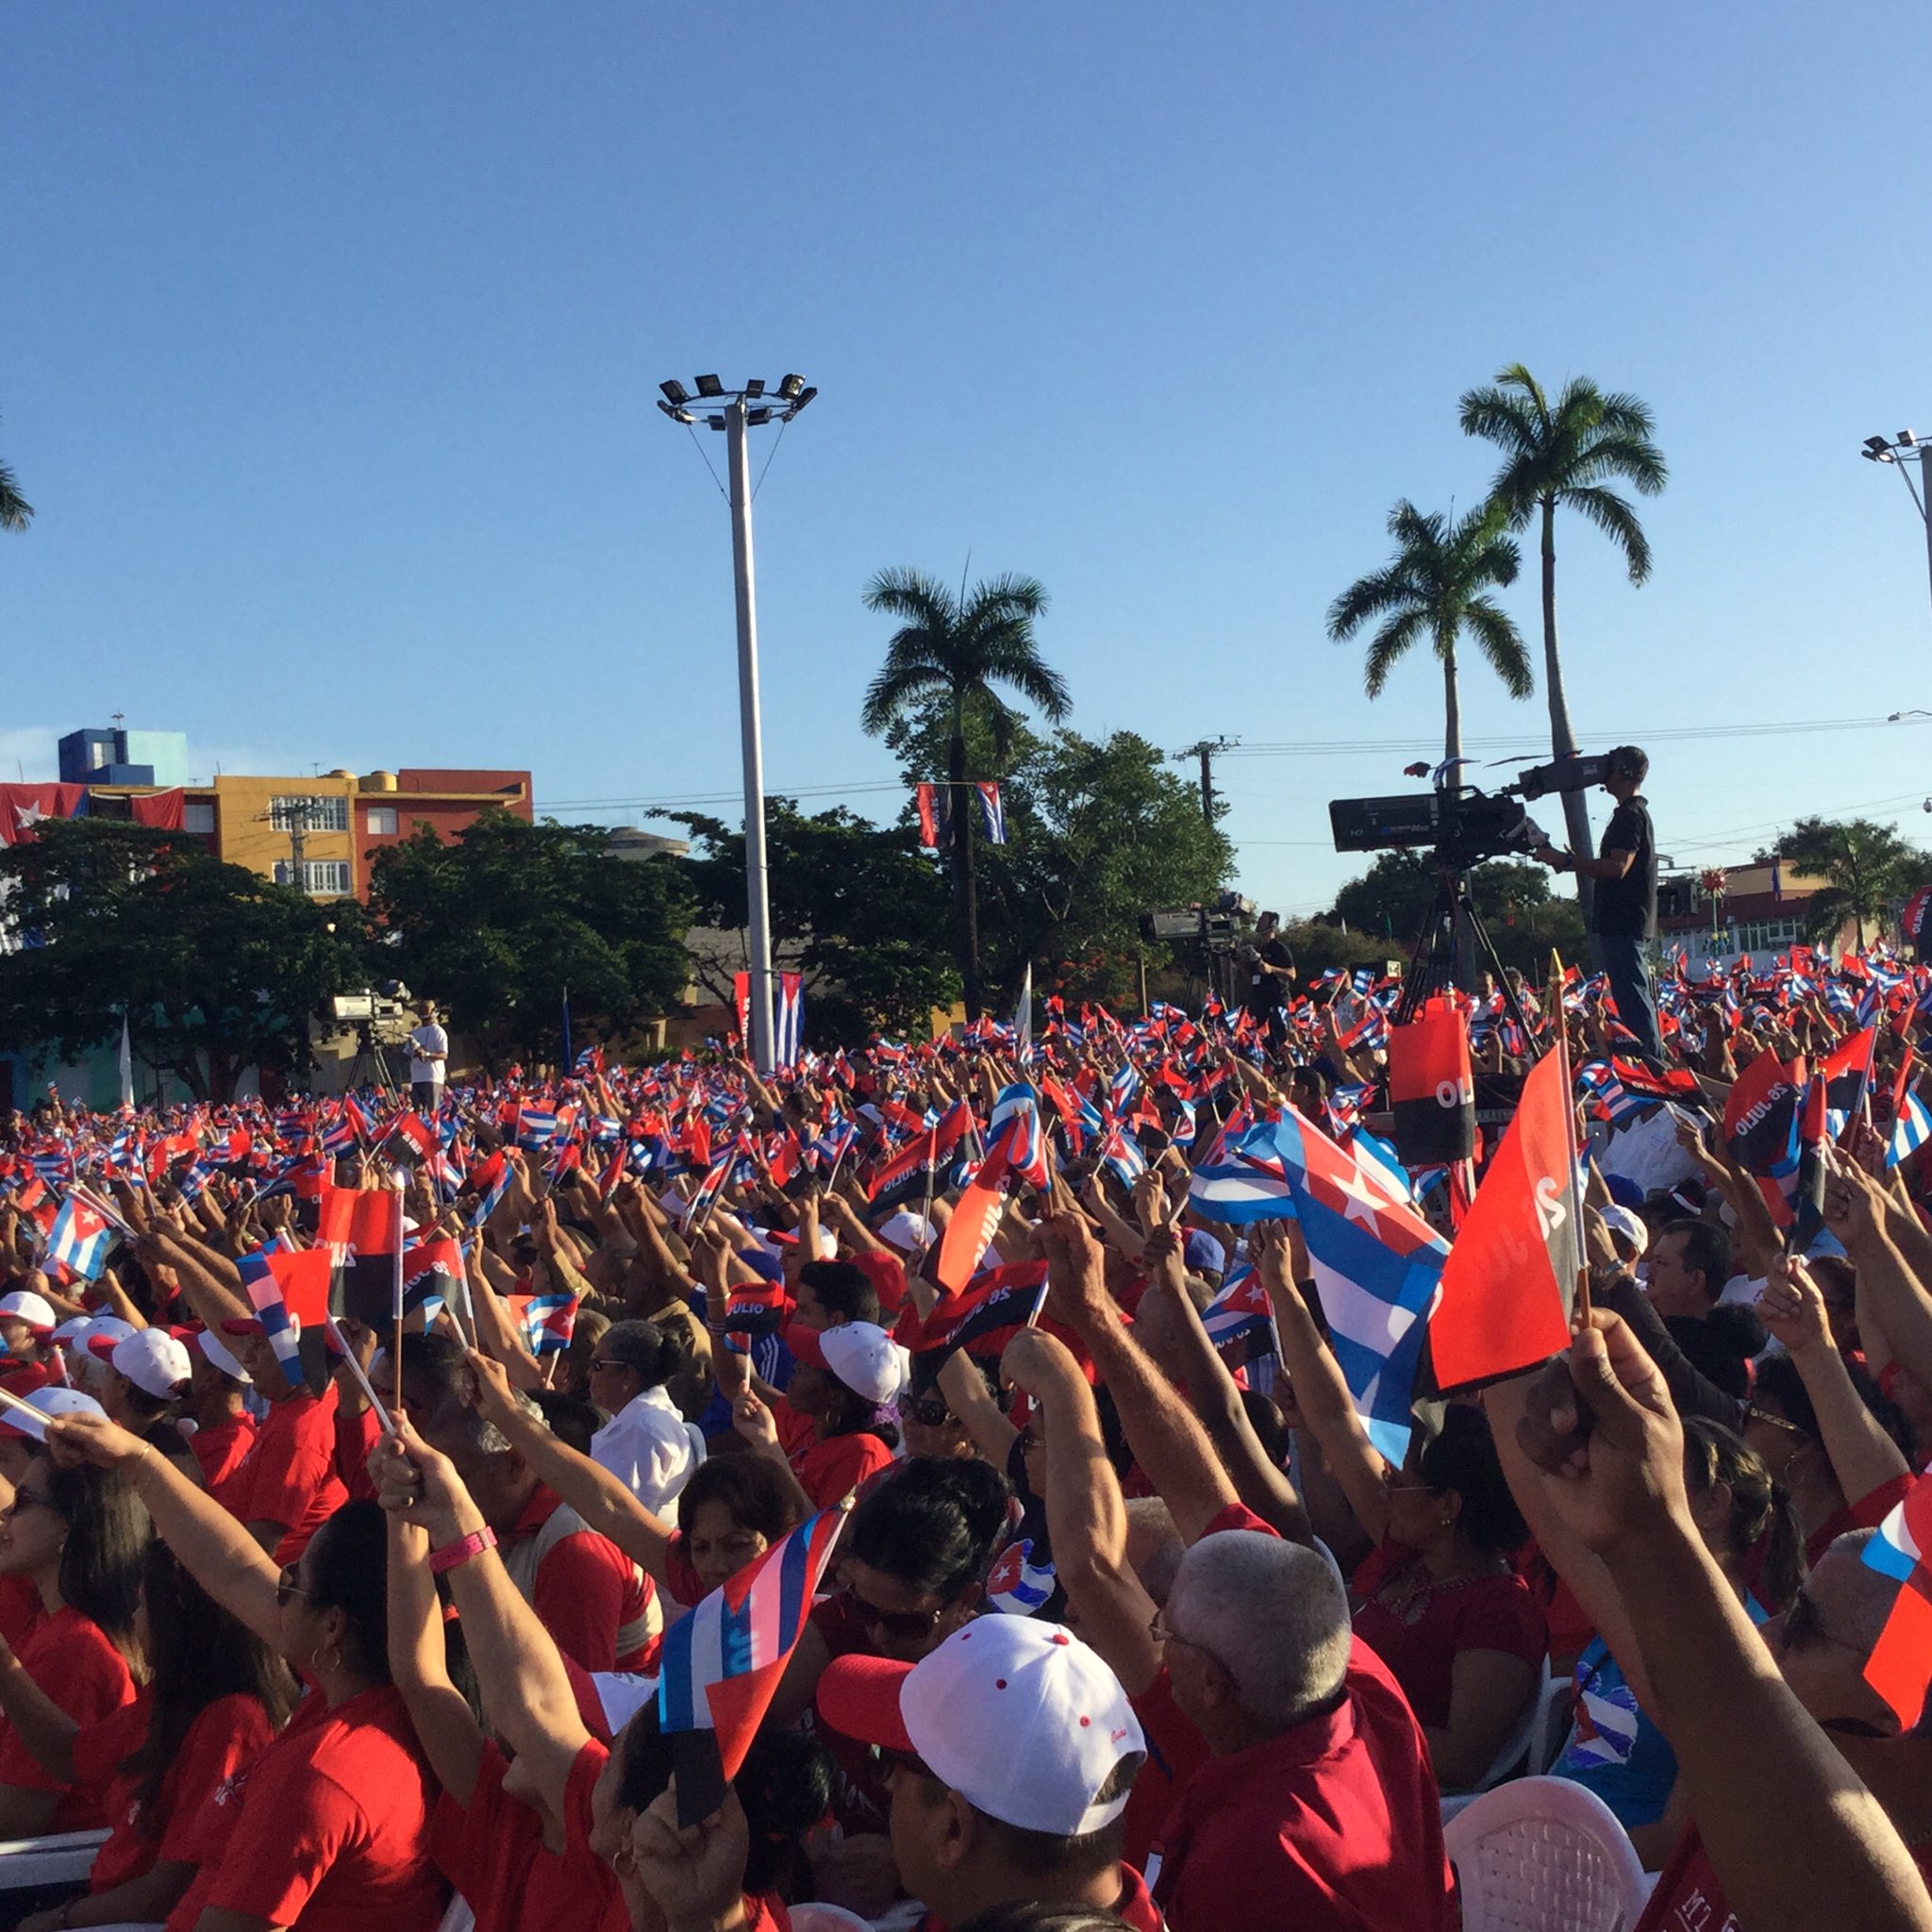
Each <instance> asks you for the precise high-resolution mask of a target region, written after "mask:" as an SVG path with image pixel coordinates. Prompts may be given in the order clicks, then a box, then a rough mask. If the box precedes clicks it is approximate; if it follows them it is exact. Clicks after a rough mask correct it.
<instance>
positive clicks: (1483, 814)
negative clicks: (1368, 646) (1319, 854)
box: [1328, 753, 1610, 872]
mask: <svg viewBox="0 0 1932 1932" xmlns="http://www.w3.org/2000/svg"><path fill="white" fill-rule="evenodd" d="M1609 774H1610V758H1609V756H1608V754H1607V753H1606V754H1599V755H1597V756H1595V757H1591V758H1557V759H1555V760H1553V761H1552V762H1551V763H1549V764H1547V765H1532V766H1531V767H1530V768H1529V770H1528V771H1526V772H1524V774H1523V775H1522V776H1521V777H1519V778H1518V779H1517V781H1516V782H1515V784H1513V785H1506V786H1504V788H1503V789H1502V791H1495V792H1491V791H1477V790H1476V789H1475V788H1474V786H1458V785H1446V786H1444V785H1439V786H1438V787H1437V788H1436V789H1435V790H1434V791H1404V792H1399V793H1397V794H1396V796H1394V797H1392V798H1332V799H1330V800H1329V801H1328V824H1329V827H1330V829H1331V830H1332V831H1333V832H1334V834H1335V849H1336V851H1338V852H1394V851H1401V850H1405V849H1414V848H1416V847H1419V846H1424V845H1427V846H1432V847H1433V848H1434V849H1435V852H1436V855H1437V858H1438V861H1439V862H1440V863H1441V864H1442V865H1444V866H1446V867H1448V868H1450V869H1451V870H1453V871H1457V872H1461V871H1466V870H1467V869H1468V868H1469V867H1470V866H1472V865H1478V864H1480V863H1481V862H1482V861H1483V860H1484V859H1486V858H1528V856H1529V855H1530V854H1531V853H1532V852H1534V851H1535V850H1536V849H1537V847H1538V846H1540V845H1543V844H1546V843H1548V840H1547V838H1546V837H1545V835H1544V832H1543V829H1542V827H1541V825H1540V824H1537V822H1536V821H1535V820H1534V819H1533V818H1531V817H1530V815H1529V814H1528V813H1527V812H1526V811H1525V810H1524V808H1523V807H1522V806H1521V805H1520V804H1519V803H1518V802H1517V801H1518V800H1519V799H1524V798H1543V797H1546V796H1547V795H1548V794H1549V793H1550V792H1552V791H1584V790H1586V789H1587V788H1588V787H1590V786H1591V785H1600V784H1602V783H1603V781H1604V779H1605V778H1607V776H1608V775H1609Z"/></svg>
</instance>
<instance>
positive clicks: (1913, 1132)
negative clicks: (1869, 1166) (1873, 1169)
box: [1885, 1088, 1932, 1167]
mask: <svg viewBox="0 0 1932 1932" xmlns="http://www.w3.org/2000/svg"><path fill="white" fill-rule="evenodd" d="M1926 1141H1932V1108H1928V1107H1927V1106H1926V1105H1925V1103H1924V1101H1923V1100H1921V1099H1920V1098H1919V1094H1918V1090H1917V1089H1916V1088H1908V1089H1907V1091H1906V1094H1905V1097H1904V1099H1903V1100H1902V1101H1901V1102H1900V1105H1899V1110H1898V1119H1897V1121H1896V1122H1895V1123H1894V1124H1893V1126H1892V1129H1891V1141H1890V1144H1889V1145H1888V1146H1887V1147H1886V1150H1885V1164H1886V1166H1887V1167H1896V1166H1897V1165H1898V1164H1899V1162H1900V1161H1902V1160H1906V1159H1908V1158H1910V1157H1911V1156H1912V1155H1914V1154H1916V1153H1917V1152H1918V1151H1919V1149H1920V1148H1921V1147H1923V1146H1924V1144H1925V1142H1926Z"/></svg>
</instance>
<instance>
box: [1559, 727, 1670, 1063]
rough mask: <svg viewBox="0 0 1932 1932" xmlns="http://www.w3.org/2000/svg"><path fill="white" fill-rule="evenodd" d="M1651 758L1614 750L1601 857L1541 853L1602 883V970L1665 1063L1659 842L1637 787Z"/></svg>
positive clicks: (1640, 1034)
mask: <svg viewBox="0 0 1932 1932" xmlns="http://www.w3.org/2000/svg"><path fill="white" fill-rule="evenodd" d="M1649 771H1650V759H1649V758H1647V757H1645V755H1644V754H1643V753H1642V752H1641V751H1640V750H1639V749H1638V748H1637V747H1636V746H1635V745H1634V744H1620V745H1619V746H1618V747H1617V748H1616V750H1615V751H1613V752H1611V753H1610V754H1609V771H1608V772H1607V774H1606V775H1605V778H1604V781H1603V787H1604V790H1605V791H1607V792H1608V793H1609V794H1610V796H1611V797H1612V798H1614V799H1615V800H1616V801H1617V808H1616V810H1615V811H1614V812H1612V813H1611V814H1610V822H1609V824H1607V825H1606V826H1605V827H1604V837H1603V844H1602V847H1601V848H1600V850H1599V852H1598V854H1597V856H1596V858H1582V857H1579V856H1578V855H1576V854H1574V853H1570V852H1559V851H1557V850H1556V849H1555V848H1554V847H1552V846H1549V845H1544V846H1541V847H1540V848H1539V850H1538V852H1537V855H1536V856H1537V857H1538V858H1541V860H1542V861H1543V863H1544V864H1545V865H1547V866H1551V867H1554V868H1555V869H1556V870H1557V871H1558V872H1565V871H1567V872H1574V873H1577V874H1580V875H1582V876H1584V877H1586V878H1592V879H1594V880H1595V881H1596V910H1595V914H1594V916H1593V918H1592V920H1591V935H1590V949H1591V958H1592V960H1593V962H1594V964H1595V966H1596V969H1597V971H1598V972H1599V973H1603V974H1607V975H1608V978H1609V982H1610V993H1611V996H1612V997H1613V998H1614V999H1615V1000H1616V1002H1617V1017H1618V1018H1619V1019H1621V1020H1622V1021H1623V1023H1624V1025H1625V1026H1627V1027H1628V1028H1629V1029H1630V1031H1631V1032H1632V1033H1634V1034H1635V1035H1636V1036H1637V1044H1638V1049H1639V1051H1640V1052H1641V1054H1642V1055H1643V1057H1644V1058H1646V1059H1649V1060H1653V1061H1656V1062H1657V1063H1658V1064H1659V1065H1661V1064H1662V1061H1663V1041H1662V1039H1661V1038H1660V1036H1659V1035H1658V1032H1657V994H1656V992H1655V991H1654V990H1653V988H1652V985H1651V978H1650V962H1649V960H1648V959H1647V958H1645V957H1644V952H1643V948H1644V945H1645V942H1646V941H1650V940H1653V939H1655V938H1656V937H1657V841H1656V839H1655V838H1654V837H1653V835H1652V832H1651V827H1650V808H1649V806H1648V804H1647V803H1646V802H1645V800H1644V797H1643V794H1642V793H1641V791H1638V789H1637V788H1638V787H1639V786H1640V785H1641V784H1642V783H1643V780H1644V778H1645V776H1646V774H1648V773H1649Z"/></svg>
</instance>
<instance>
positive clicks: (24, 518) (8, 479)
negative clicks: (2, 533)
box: [0, 463, 34, 530]
mask: <svg viewBox="0 0 1932 1932" xmlns="http://www.w3.org/2000/svg"><path fill="white" fill-rule="evenodd" d="M33 520H34V507H33V505H32V504H30V503H29V502H28V501H27V500H26V498H25V497H24V496H23V495H22V494H21V493H20V485H19V484H18V483H17V482H15V481H14V477H13V472H12V470H11V469H9V468H8V465H7V464H5V463H0V530H24V529H25V528H26V526H27V525H29V524H30V523H32V522H33Z"/></svg>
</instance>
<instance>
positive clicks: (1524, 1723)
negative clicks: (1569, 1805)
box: [1442, 1686, 1542, 1823]
mask: <svg viewBox="0 0 1932 1932" xmlns="http://www.w3.org/2000/svg"><path fill="white" fill-rule="evenodd" d="M1541 1694H1542V1693H1541V1686H1539V1687H1538V1692H1537V1696H1536V1697H1534V1698H1532V1699H1531V1700H1530V1701H1529V1703H1527V1704H1526V1705H1524V1707H1523V1715H1522V1716H1521V1717H1519V1718H1518V1719H1517V1720H1516V1723H1515V1724H1513V1725H1512V1726H1511V1727H1510V1731H1509V1735H1508V1736H1507V1738H1505V1739H1504V1740H1503V1748H1502V1749H1501V1750H1500V1751H1498V1752H1497V1753H1496V1755H1495V1757H1492V1758H1491V1760H1490V1765H1489V1769H1488V1770H1487V1771H1485V1772H1484V1773H1483V1774H1482V1776H1481V1777H1479V1778H1477V1779H1476V1781H1475V1783H1474V1784H1473V1785H1465V1786H1463V1787H1462V1788H1461V1789H1460V1790H1454V1791H1445V1792H1444V1793H1443V1794H1442V1818H1443V1821H1444V1823H1447V1821H1448V1820H1450V1819H1451V1818H1454V1817H1455V1816H1456V1815H1457V1812H1459V1811H1461V1810H1462V1809H1463V1808H1464V1807H1466V1806H1468V1805H1469V1804H1470V1803H1471V1802H1472V1800H1474V1798H1476V1797H1478V1796H1479V1795H1480V1794H1481V1793H1482V1792H1484V1791H1489V1790H1494V1789H1495V1788H1496V1787H1497V1786H1498V1785H1500V1784H1502V1783H1503V1782H1504V1781H1505V1780H1506V1779H1507V1778H1511V1777H1514V1776H1515V1775H1516V1774H1517V1773H1518V1772H1520V1771H1521V1770H1522V1769H1523V1767H1524V1758H1525V1757H1528V1755H1529V1744H1530V1739H1531V1737H1532V1736H1533V1735H1534V1733H1535V1729H1536V1719H1537V1711H1538V1709H1539V1708H1540V1707H1541ZM1531 1768H1532V1769H1534V1766H1532V1767H1531Z"/></svg>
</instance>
